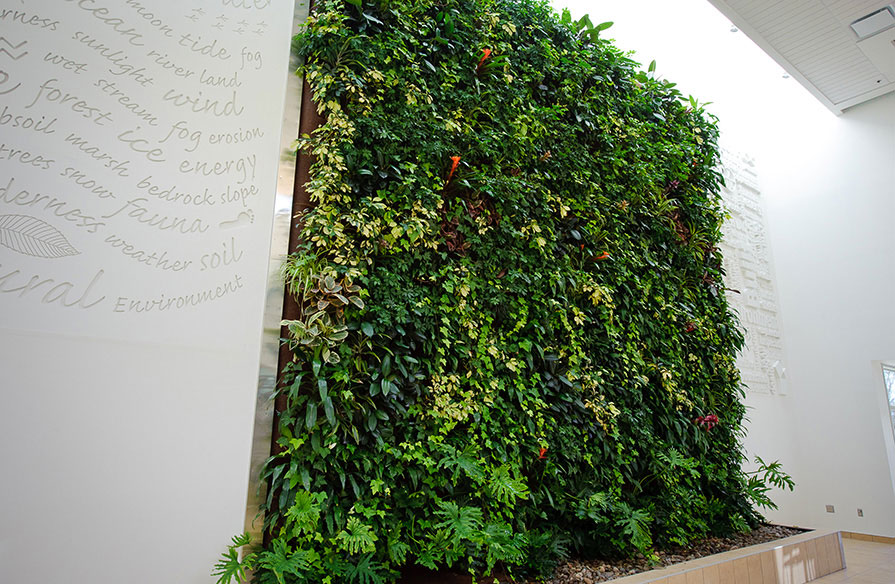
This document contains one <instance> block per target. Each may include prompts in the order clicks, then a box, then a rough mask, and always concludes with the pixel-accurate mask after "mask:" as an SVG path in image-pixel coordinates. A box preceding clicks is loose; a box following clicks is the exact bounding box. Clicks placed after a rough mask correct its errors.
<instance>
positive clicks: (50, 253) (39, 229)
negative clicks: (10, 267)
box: [0, 215, 81, 258]
mask: <svg viewBox="0 0 895 584" xmlns="http://www.w3.org/2000/svg"><path fill="white" fill-rule="evenodd" d="M0 245H3V246H6V247H8V248H9V249H11V250H13V251H17V252H19V253H21V254H25V255H30V256H34V257H38V258H61V257H65V256H73V255H78V254H79V253H81V252H79V251H78V250H76V249H75V248H74V247H73V246H72V244H70V243H69V242H68V240H67V239H65V236H64V235H62V233H61V232H60V231H59V230H58V229H56V228H55V227H53V226H52V225H50V224H49V223H47V222H45V221H41V220H40V219H38V218H37V217H31V216H30V215H0Z"/></svg>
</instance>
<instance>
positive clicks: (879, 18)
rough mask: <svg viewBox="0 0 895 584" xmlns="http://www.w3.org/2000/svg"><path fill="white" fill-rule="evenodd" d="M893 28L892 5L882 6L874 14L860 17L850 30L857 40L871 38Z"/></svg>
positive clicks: (894, 9) (894, 21) (894, 12)
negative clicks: (856, 36) (853, 32)
mask: <svg viewBox="0 0 895 584" xmlns="http://www.w3.org/2000/svg"><path fill="white" fill-rule="evenodd" d="M892 26H895V8H893V7H892V5H891V4H890V5H888V6H884V7H882V8H880V9H879V10H877V11H876V12H871V13H870V14H868V15H867V16H862V17H861V18H859V19H857V20H856V21H854V22H853V23H851V28H852V30H853V31H855V34H856V35H858V37H859V38H862V39H863V38H866V37H869V36H873V35H875V34H876V33H878V32H882V31H884V30H886V29H887V28H889V27H892Z"/></svg>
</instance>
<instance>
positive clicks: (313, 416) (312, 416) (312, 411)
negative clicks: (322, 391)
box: [305, 402, 317, 430]
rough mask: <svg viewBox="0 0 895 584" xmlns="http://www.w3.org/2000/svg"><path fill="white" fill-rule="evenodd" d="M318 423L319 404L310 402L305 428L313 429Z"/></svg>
mask: <svg viewBox="0 0 895 584" xmlns="http://www.w3.org/2000/svg"><path fill="white" fill-rule="evenodd" d="M316 424H317V404H313V403H311V402H308V408H307V411H306V412H305V428H307V429H308V430H312V429H313V428H314V426H315V425H316Z"/></svg>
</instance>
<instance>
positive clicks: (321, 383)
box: [317, 377, 329, 400]
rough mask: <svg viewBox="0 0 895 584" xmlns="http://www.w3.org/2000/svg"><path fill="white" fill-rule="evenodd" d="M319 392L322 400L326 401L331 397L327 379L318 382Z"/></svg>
mask: <svg viewBox="0 0 895 584" xmlns="http://www.w3.org/2000/svg"><path fill="white" fill-rule="evenodd" d="M317 391H318V392H319V393H320V399H321V400H326V399H327V396H328V395H329V390H328V389H327V382H326V378H323V377H321V378H320V379H318V380H317Z"/></svg>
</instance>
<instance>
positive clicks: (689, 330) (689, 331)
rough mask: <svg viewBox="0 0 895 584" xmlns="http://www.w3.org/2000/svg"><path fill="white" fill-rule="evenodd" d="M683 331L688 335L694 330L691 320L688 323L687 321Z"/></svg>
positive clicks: (694, 326)
mask: <svg viewBox="0 0 895 584" xmlns="http://www.w3.org/2000/svg"><path fill="white" fill-rule="evenodd" d="M684 330H685V331H686V332H688V333H692V332H693V331H695V330H696V325H695V324H693V321H692V320H688V321H687V326H685V327H684Z"/></svg>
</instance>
